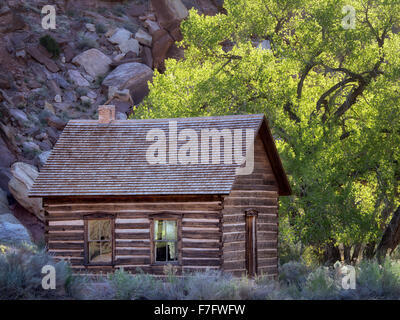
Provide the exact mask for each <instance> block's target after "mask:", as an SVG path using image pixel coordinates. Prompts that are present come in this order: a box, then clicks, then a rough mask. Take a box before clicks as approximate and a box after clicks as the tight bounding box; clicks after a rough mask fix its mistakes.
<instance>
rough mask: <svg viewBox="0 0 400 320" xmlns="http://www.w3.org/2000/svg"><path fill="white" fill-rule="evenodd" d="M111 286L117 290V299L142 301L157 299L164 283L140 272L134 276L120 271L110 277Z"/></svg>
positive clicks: (122, 270)
mask: <svg viewBox="0 0 400 320" xmlns="http://www.w3.org/2000/svg"><path fill="white" fill-rule="evenodd" d="M108 281H109V284H110V286H111V288H113V290H115V297H114V298H115V299H118V300H131V299H134V300H141V299H157V298H158V296H159V295H160V292H161V287H162V282H161V280H159V279H157V278H155V276H153V275H149V274H145V273H142V272H139V273H138V274H135V275H132V274H130V273H127V272H125V271H124V269H119V270H117V271H115V272H114V274H110V275H109V277H108Z"/></svg>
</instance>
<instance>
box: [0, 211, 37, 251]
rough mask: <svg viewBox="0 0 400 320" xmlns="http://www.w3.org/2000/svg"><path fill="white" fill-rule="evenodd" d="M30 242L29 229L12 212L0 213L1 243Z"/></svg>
mask: <svg viewBox="0 0 400 320" xmlns="http://www.w3.org/2000/svg"><path fill="white" fill-rule="evenodd" d="M24 243H26V244H30V243H31V237H30V235H29V232H28V230H27V229H26V228H25V227H24V226H23V225H22V224H21V223H20V222H19V221H18V219H17V218H15V217H14V216H13V215H12V214H11V213H6V214H0V244H5V245H21V244H24Z"/></svg>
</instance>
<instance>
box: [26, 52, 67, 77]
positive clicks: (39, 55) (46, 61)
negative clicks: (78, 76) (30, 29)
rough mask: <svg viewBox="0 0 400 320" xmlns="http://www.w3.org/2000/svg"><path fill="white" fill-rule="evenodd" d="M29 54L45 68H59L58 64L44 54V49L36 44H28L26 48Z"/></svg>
mask: <svg viewBox="0 0 400 320" xmlns="http://www.w3.org/2000/svg"><path fill="white" fill-rule="evenodd" d="M26 51H27V52H28V53H29V54H30V56H31V57H32V58H33V59H35V60H36V61H38V62H40V63H41V64H43V65H45V66H46V68H47V69H48V70H49V71H51V72H58V71H60V68H59V67H58V65H57V64H56V63H55V62H54V61H53V60H52V59H51V58H50V57H49V56H48V55H46V51H43V50H41V49H40V47H38V46H30V47H28V48H27V49H26Z"/></svg>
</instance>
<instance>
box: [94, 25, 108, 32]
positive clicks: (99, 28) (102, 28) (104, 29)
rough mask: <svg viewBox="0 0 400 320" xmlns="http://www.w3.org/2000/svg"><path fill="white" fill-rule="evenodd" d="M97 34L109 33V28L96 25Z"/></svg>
mask: <svg viewBox="0 0 400 320" xmlns="http://www.w3.org/2000/svg"><path fill="white" fill-rule="evenodd" d="M96 32H97V33H98V34H103V33H106V32H107V27H106V26H105V25H104V24H102V23H96Z"/></svg>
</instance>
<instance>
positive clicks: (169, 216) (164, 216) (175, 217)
mask: <svg viewBox="0 0 400 320" xmlns="http://www.w3.org/2000/svg"><path fill="white" fill-rule="evenodd" d="M149 220H150V264H151V265H168V264H172V265H181V264H182V214H176V213H169V212H165V213H156V214H152V215H150V216H149ZM159 220H163V221H171V220H172V221H176V237H177V238H176V240H175V241H168V240H155V239H154V236H155V234H154V229H155V228H154V224H155V221H159ZM157 242H175V243H176V248H177V250H178V260H177V261H156V250H155V245H156V243H157Z"/></svg>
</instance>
